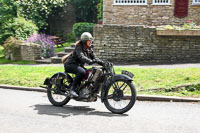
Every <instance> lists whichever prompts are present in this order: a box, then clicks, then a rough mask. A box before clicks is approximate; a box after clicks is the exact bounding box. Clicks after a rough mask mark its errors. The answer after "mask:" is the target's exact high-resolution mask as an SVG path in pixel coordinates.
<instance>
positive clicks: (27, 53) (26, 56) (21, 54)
mask: <svg viewBox="0 0 200 133" xmlns="http://www.w3.org/2000/svg"><path fill="white" fill-rule="evenodd" d="M14 51H15V52H14V53H11V54H10V55H8V56H10V59H11V60H27V61H34V60H37V59H41V46H40V45H38V44H31V45H30V44H21V45H20V47H19V48H16V49H15V50H14Z"/></svg>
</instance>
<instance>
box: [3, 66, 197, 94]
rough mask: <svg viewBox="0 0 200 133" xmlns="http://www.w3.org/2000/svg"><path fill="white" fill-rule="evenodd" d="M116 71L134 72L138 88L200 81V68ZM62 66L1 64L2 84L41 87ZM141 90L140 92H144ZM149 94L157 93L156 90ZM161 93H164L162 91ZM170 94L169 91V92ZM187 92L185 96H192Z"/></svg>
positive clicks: (161, 86) (146, 90)
mask: <svg viewBox="0 0 200 133" xmlns="http://www.w3.org/2000/svg"><path fill="white" fill-rule="evenodd" d="M115 70H116V73H118V74H119V73H120V71H121V70H128V71H130V72H132V73H134V75H135V78H134V81H133V83H134V84H135V86H136V88H137V90H141V89H143V90H145V91H143V92H146V93H148V90H151V89H154V88H166V89H171V88H174V87H175V86H178V85H185V84H196V83H199V82H200V68H179V69H166V68H126V67H116V69H115ZM63 71H64V68H63V67H62V66H42V67H39V66H26V65H18V66H11V65H6V66H4V65H3V66H0V84H7V85H16V86H27V87H39V86H40V85H42V84H43V82H44V80H45V78H46V77H50V76H52V75H53V74H54V73H56V72H63ZM196 90H197V92H195V93H196V94H194V95H195V96H196V97H200V90H199V89H196ZM143 92H139V93H143ZM148 94H155V93H154V92H152V93H148ZM159 94H161V95H164V93H162V92H160V93H159ZM168 94H169V93H168ZM191 95H193V94H187V95H184V96H191Z"/></svg>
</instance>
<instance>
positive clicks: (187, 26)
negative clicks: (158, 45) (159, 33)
mask: <svg viewBox="0 0 200 133" xmlns="http://www.w3.org/2000/svg"><path fill="white" fill-rule="evenodd" d="M157 29H158V30H180V31H181V30H189V29H200V25H199V26H197V25H196V24H195V23H194V22H192V21H191V20H188V21H187V23H185V24H184V25H183V26H175V25H173V26H171V25H165V26H159V27H157Z"/></svg>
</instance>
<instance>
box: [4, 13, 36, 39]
mask: <svg viewBox="0 0 200 133" xmlns="http://www.w3.org/2000/svg"><path fill="white" fill-rule="evenodd" d="M37 31H38V28H37V26H36V25H35V24H34V23H33V22H32V21H27V20H25V19H24V18H22V17H18V18H14V20H13V22H9V23H5V24H3V25H2V27H1V35H0V40H1V42H0V43H3V42H4V41H5V40H6V39H7V38H8V37H10V36H13V37H15V38H17V39H19V40H25V39H27V37H28V36H30V35H32V34H33V33H36V32H37Z"/></svg>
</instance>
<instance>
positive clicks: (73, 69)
mask: <svg viewBox="0 0 200 133" xmlns="http://www.w3.org/2000/svg"><path fill="white" fill-rule="evenodd" d="M65 71H66V72H68V73H74V74H76V77H75V78H74V81H73V83H72V87H71V89H70V94H72V95H73V96H75V97H78V95H77V94H76V92H75V89H76V88H77V86H78V85H80V84H81V81H82V80H83V78H84V76H85V74H86V70H85V69H84V68H83V67H80V66H78V65H74V64H69V65H65Z"/></svg>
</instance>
